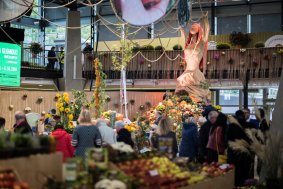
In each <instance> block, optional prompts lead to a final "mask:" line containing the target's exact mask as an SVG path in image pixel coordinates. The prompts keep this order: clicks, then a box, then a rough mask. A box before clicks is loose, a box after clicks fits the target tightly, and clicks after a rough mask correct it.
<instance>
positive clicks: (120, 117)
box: [116, 114, 124, 121]
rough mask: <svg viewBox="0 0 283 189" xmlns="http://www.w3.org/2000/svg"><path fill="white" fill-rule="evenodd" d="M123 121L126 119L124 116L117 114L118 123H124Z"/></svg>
mask: <svg viewBox="0 0 283 189" xmlns="http://www.w3.org/2000/svg"><path fill="white" fill-rule="evenodd" d="M123 119H124V116H123V114H117V115H116V121H123Z"/></svg>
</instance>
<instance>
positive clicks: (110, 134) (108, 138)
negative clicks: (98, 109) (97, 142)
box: [96, 119, 117, 145]
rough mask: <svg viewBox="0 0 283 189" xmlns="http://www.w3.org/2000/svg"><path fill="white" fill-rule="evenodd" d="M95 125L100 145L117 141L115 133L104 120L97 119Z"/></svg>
mask: <svg viewBox="0 0 283 189" xmlns="http://www.w3.org/2000/svg"><path fill="white" fill-rule="evenodd" d="M96 125H97V127H98V130H99V132H100V135H101V138H102V145H106V144H114V143H116V142H117V139H116V133H115V131H114V130H113V129H112V128H110V127H109V126H108V125H107V123H106V120H103V119H98V120H97V123H96Z"/></svg>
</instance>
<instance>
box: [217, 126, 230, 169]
mask: <svg viewBox="0 0 283 189" xmlns="http://www.w3.org/2000/svg"><path fill="white" fill-rule="evenodd" d="M217 129H218V128H217ZM217 129H216V149H217V154H218V163H220V164H225V163H227V159H228V158H227V156H226V155H222V154H219V149H218V143H217V141H218V140H217V138H218V137H217V135H218V134H217V133H218V132H217Z"/></svg>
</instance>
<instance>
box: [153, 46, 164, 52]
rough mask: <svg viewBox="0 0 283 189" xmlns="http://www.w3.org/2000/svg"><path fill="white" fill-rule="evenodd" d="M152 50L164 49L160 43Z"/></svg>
mask: <svg viewBox="0 0 283 189" xmlns="http://www.w3.org/2000/svg"><path fill="white" fill-rule="evenodd" d="M154 50H156V51H161V50H164V47H162V46H161V45H158V46H156V47H155V48H154Z"/></svg>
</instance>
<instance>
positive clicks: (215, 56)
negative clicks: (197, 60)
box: [213, 53, 220, 61]
mask: <svg viewBox="0 0 283 189" xmlns="http://www.w3.org/2000/svg"><path fill="white" fill-rule="evenodd" d="M219 58H220V56H219V54H218V53H217V54H214V55H213V59H214V60H216V61H218V60H219Z"/></svg>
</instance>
